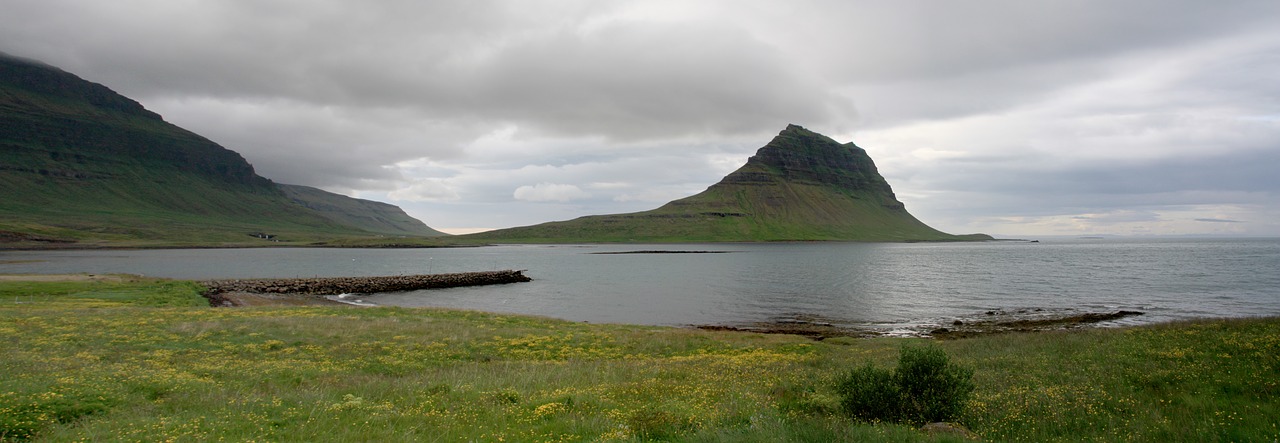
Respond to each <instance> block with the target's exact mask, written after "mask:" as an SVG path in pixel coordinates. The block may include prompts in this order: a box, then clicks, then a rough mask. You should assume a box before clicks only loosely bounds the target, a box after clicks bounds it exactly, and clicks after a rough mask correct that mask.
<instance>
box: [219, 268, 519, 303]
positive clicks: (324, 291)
mask: <svg viewBox="0 0 1280 443" xmlns="http://www.w3.org/2000/svg"><path fill="white" fill-rule="evenodd" d="M531 280H532V279H531V278H529V277H528V276H525V275H524V271H513V270H505V271H486V272H462V273H455V274H430V275H399V276H386V277H317V278H272V279H237V280H210V281H203V282H200V283H201V284H203V285H204V286H205V287H206V288H208V291H206V292H205V294H204V295H205V297H207V298H208V299H209V304H210V305H212V306H243V305H252V304H257V303H246V302H244V300H245V299H248V298H262V299H276V300H278V299H282V297H283V298H292V299H312V300H316V303H330V302H329V300H327V299H325V296H329V295H339V294H371V293H378V292H397V291H415V290H419V289H440V288H456V287H462V286H483V285H500V284H507V283H520V282H527V281H531ZM291 304H292V303H291Z"/></svg>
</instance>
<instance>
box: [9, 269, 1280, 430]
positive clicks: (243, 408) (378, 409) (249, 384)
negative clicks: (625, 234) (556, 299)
mask: <svg viewBox="0 0 1280 443" xmlns="http://www.w3.org/2000/svg"><path fill="white" fill-rule="evenodd" d="M198 290H199V288H198V287H197V286H196V285H194V284H192V283H188V282H179V281H166V280H152V279H138V278H131V277H125V278H115V279H112V278H102V277H99V278H98V280H97V281H87V280H86V281H65V282H58V281H44V282H32V281H4V279H0V338H3V340H0V352H2V353H3V355H5V364H4V365H0V379H2V380H5V383H4V387H3V389H0V440H23V439H29V440H31V441H49V442H55V441H86V440H87V441H98V440H127V441H167V440H175V441H207V440H216V439H222V440H227V441H282V440H284V441H563V442H572V441H703V442H712V441H733V442H753V441H754V442H779V441H899V442H913V441H960V440H961V439H959V438H957V437H941V436H929V435H926V434H924V433H922V432H919V431H917V430H915V429H912V428H909V427H904V426H900V425H892V424H868V423H858V422H854V421H852V420H850V419H848V418H846V417H845V416H844V415H843V414H842V413H841V412H840V409H839V404H838V400H837V397H836V393H835V391H834V390H833V387H832V385H833V384H834V382H835V379H836V378H837V377H838V376H839V375H840V374H842V373H844V372H845V371H848V370H849V369H852V368H855V367H859V366H861V365H864V364H867V363H871V364H874V365H877V366H880V367H891V366H893V364H894V363H893V362H894V360H895V358H896V356H897V354H898V349H899V348H900V347H902V346H903V345H905V344H915V343H920V342H922V341H924V340H922V339H899V338H883V339H848V338H832V339H827V340H824V341H811V340H808V339H805V338H801V337H797V336H787V335H758V334H749V333H738V332H732V333H731V332H710V331H699V330H693V329H676V328H662V327H646V326H627V325H595V324H585V323H575V322H566V321H557V320H550V319H542V318H532V317H522V316H513V315H498V314H483V313H475V312H464V311H450V310H439V309H399V308H373V309H364V308H352V307H306V308H233V309H226V308H209V307H207V306H202V304H203V300H202V299H201V298H200V297H199V296H198V295H197V291H198ZM937 346H939V347H941V348H942V349H943V350H944V351H945V352H946V353H947V354H949V355H950V356H951V358H952V360H953V361H955V362H956V363H958V364H961V365H963V366H967V367H969V368H972V369H973V370H974V379H973V380H974V382H975V384H976V388H977V389H976V391H975V393H974V396H973V397H972V398H971V399H970V401H969V402H968V403H967V404H966V406H967V407H966V409H965V411H964V412H963V413H962V415H961V416H960V418H959V419H958V420H957V421H958V422H959V423H960V424H961V425H963V426H965V427H966V428H968V429H969V430H971V431H973V432H975V433H977V434H978V435H980V436H981V437H982V438H983V439H984V440H986V441H1028V442H1057V441H1061V442H1075V441H1151V442H1156V441H1160V442H1165V441H1173V442H1206V441H1207V442H1212V441H1224V442H1225V441H1273V440H1275V439H1277V438H1280V431H1278V430H1277V427H1276V426H1277V421H1276V417H1278V416H1280V384H1278V382H1277V380H1280V359H1277V358H1276V356H1277V355H1280V319H1275V318H1265V319H1249V320H1227V321H1218V320H1215V321H1198V322H1184V323H1173V324H1164V325H1156V326H1148V327H1138V328H1125V329H1104V330H1081V331H1075V332H1060V333H1059V332H1047V333H1034V334H1008V335H997V336H987V337H980V338H971V339H963V340H954V341H943V342H938V343H937Z"/></svg>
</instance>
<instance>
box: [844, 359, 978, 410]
mask: <svg viewBox="0 0 1280 443" xmlns="http://www.w3.org/2000/svg"><path fill="white" fill-rule="evenodd" d="M900 352H901V353H900V354H899V357H898V368H897V370H895V371H889V370H887V369H880V368H877V367H875V366H872V365H871V364H870V363H867V365H866V366H863V367H860V368H855V369H853V370H851V371H849V373H848V374H846V375H845V376H844V377H843V378H841V379H839V380H838V382H837V384H836V393H837V395H839V396H840V407H841V409H843V410H844V412H845V413H846V414H848V415H849V416H850V417H852V418H854V419H856V420H862V421H871V422H875V421H885V422H905V423H911V424H917V425H919V424H924V423H929V422H937V421H947V420H950V419H953V418H955V417H956V416H958V415H960V412H962V411H963V409H964V405H965V403H966V402H968V400H969V396H970V395H972V394H973V388H974V386H973V370H972V369H969V368H965V367H961V366H957V365H953V364H951V363H950V361H949V360H948V358H947V354H946V353H944V352H942V350H941V349H938V348H937V347H934V346H905V347H903V348H902V350H901V351H900Z"/></svg>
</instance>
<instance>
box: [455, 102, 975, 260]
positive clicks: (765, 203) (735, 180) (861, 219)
mask: <svg viewBox="0 0 1280 443" xmlns="http://www.w3.org/2000/svg"><path fill="white" fill-rule="evenodd" d="M475 237H478V238H486V239H494V240H505V241H526V242H574V241H583V242H670V241H676V242H679V241H687V242H698V241H792V240H805V241H808V240H833V241H922V240H937V241H943V240H971V239H982V238H989V237H985V236H977V237H960V236H954V235H951V234H947V233H943V232H940V231H938V230H935V229H933V228H931V227H929V226H927V225H925V224H924V223H921V222H920V221H919V220H917V219H916V218H915V217H913V216H912V215H911V214H910V213H908V212H907V210H906V207H905V206H904V205H903V204H902V202H899V201H898V200H897V198H896V197H895V196H894V194H893V189H892V188H891V187H890V186H889V183H888V182H886V181H885V179H884V177H882V176H881V175H880V173H879V171H878V170H877V169H876V166H875V162H873V161H872V160H871V157H870V156H868V155H867V153H866V151H864V150H863V149H862V148H859V147H857V146H855V145H854V144H853V143H845V144H841V143H837V142H836V141H834V140H832V139H830V138H828V137H826V136H824V135H822V134H818V133H815V132H812V131H809V130H807V129H805V128H802V127H800V126H796V125H789V126H787V128H786V129H784V130H782V132H780V133H779V134H778V135H777V136H776V137H774V138H773V140H771V141H770V142H769V143H768V144H766V145H765V146H764V147H762V148H760V149H759V150H758V151H756V154H755V155H754V156H752V157H751V158H750V159H748V160H747V163H746V164H745V165H743V166H742V167H741V168H739V169H738V170H736V171H734V172H732V173H730V174H729V175H727V176H725V177H724V178H723V179H722V180H721V181H720V182H719V183H716V184H715V185H712V186H711V187H709V188H707V190H706V191H703V192H701V193H699V194H696V195H693V196H690V197H686V198H682V199H679V200H675V201H672V202H670V203H667V204H665V205H663V206H662V207H659V208H657V209H654V210H652V211H645V212H638V213H633V214H618V215H601V216H590V217H582V218H578V219H574V220H569V221H564V222H552V223H544V224H541V225H536V226H529V227H521V228H512V229H504V230H499V231H491V232H487V233H482V234H478V235H476V236H475Z"/></svg>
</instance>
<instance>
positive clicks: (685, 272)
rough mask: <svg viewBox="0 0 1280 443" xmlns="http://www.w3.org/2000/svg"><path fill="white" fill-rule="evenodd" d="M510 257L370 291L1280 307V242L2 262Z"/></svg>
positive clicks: (543, 249)
mask: <svg viewBox="0 0 1280 443" xmlns="http://www.w3.org/2000/svg"><path fill="white" fill-rule="evenodd" d="M646 251H666V252H671V251H680V252H685V253H647V252H646ZM637 252H639V253H637ZM500 269H518V270H525V271H526V272H525V274H526V275H528V276H529V277H532V278H533V279H534V280H533V281H532V282H529V283H519V284H511V285H501V286H486V287H473V288H455V289H444V290H430V291H413V292H403V293H385V294H369V295H365V296H362V299H363V300H364V301H365V302H369V303H373V304H378V305H390V306H434V307H448V308H462V309H473V310H482V311H491V312H503V313H518V314H533V315H541V316H549V317H555V318H561V319H566V320H573V321H585V322H597V323H634V324H651V325H739V324H751V323H760V322H784V323H785V322H792V321H797V322H816V323H825V324H831V325H835V326H841V327H853V328H862V329H872V330H879V331H882V332H886V333H895V332H905V333H909V332H910V331H919V330H927V329H928V328H931V327H934V326H937V325H945V324H949V323H951V322H952V321H954V320H956V319H975V318H981V317H982V316H983V315H984V314H985V313H987V312H989V311H1006V312H1013V311H1028V312H1031V311H1034V312H1065V313H1070V312H1081V313H1084V312H1114V311H1118V310H1133V311H1142V312H1144V313H1146V314H1145V315H1142V316H1138V317H1128V318H1125V319H1122V320H1117V321H1115V322H1112V323H1111V324H1139V323H1151V322H1161V321H1168V320H1173V319H1184V318H1195V317H1244V316H1261V315H1270V316H1274V315H1280V239H1176V240H1175V239H1071V240H1043V241H1041V242H1037V243H1032V242H1020V241H996V242H977V243H764V244H761V243H742V244H737V243H734V244H679V245H553V246H542V245H538V246H533V245H507V246H490V247H479V248H442V249H305V248H279V249H182V250H137V251H129V250H127V251H6V252H0V273H93V274H105V273H130V274H142V275H147V276H159V277H171V278H181V279H228V278H265V277H274V278H281V277H315V276H377V275H401V274H430V273H446V272H467V271H488V270H500ZM0 302H3V300H0ZM1036 310H1040V311H1036Z"/></svg>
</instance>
